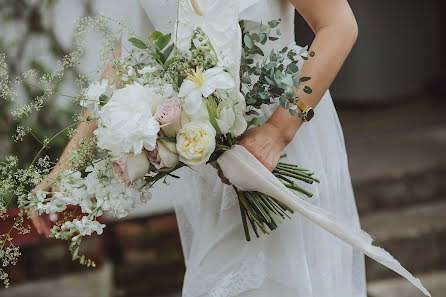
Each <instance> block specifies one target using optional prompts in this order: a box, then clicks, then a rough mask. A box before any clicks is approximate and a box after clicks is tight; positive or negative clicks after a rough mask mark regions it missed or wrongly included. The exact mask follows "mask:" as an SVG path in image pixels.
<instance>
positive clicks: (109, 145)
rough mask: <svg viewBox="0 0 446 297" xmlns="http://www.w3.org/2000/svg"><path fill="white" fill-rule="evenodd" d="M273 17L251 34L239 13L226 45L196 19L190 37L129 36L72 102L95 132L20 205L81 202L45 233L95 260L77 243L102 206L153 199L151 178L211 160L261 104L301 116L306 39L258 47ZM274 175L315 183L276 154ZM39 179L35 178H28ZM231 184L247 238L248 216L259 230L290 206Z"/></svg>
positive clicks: (95, 224) (47, 210) (59, 207)
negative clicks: (299, 44)
mask: <svg viewBox="0 0 446 297" xmlns="http://www.w3.org/2000/svg"><path fill="white" fill-rule="evenodd" d="M279 23H280V20H273V21H271V22H269V23H268V24H267V25H264V26H262V30H260V31H259V32H258V33H250V32H247V30H245V26H244V23H243V22H241V23H240V27H239V30H238V31H237V32H235V33H236V35H235V36H237V38H236V40H235V42H233V44H234V46H233V47H232V48H226V47H223V48H222V47H215V46H214V45H213V42H212V41H211V39H210V38H209V36H208V35H207V34H206V33H205V32H204V30H203V29H202V28H201V27H200V26H194V27H193V28H192V30H190V35H189V39H188V42H187V46H184V45H183V46H179V45H178V42H177V40H174V38H173V36H174V35H173V34H171V33H169V34H163V33H161V32H159V31H155V32H153V33H152V34H151V35H150V36H149V37H148V39H147V40H140V39H137V38H135V37H132V38H130V39H129V42H130V43H131V44H132V45H133V49H132V51H131V52H130V53H129V55H128V56H127V57H125V58H119V59H115V60H114V62H113V71H112V73H110V74H109V75H108V77H107V79H104V80H102V81H100V82H94V83H92V84H90V85H89V87H88V88H87V89H85V91H83V92H82V94H81V96H79V100H78V101H79V104H80V105H81V106H82V108H83V109H84V110H87V109H88V110H89V116H88V118H86V119H83V120H82V121H86V122H94V123H96V125H97V129H96V130H95V131H94V135H95V137H94V138H86V139H83V140H81V142H80V143H77V144H76V146H77V148H76V149H74V150H73V151H72V152H71V153H70V154H69V156H68V157H67V158H66V159H65V160H64V163H65V164H63V165H60V167H61V168H67V169H66V170H59V171H58V172H57V174H56V175H55V176H52V177H51V180H47V183H48V185H50V186H51V190H50V191H48V190H46V189H40V190H38V191H36V192H29V193H28V194H26V195H24V194H23V193H22V194H17V196H18V205H19V207H20V208H21V209H22V210H26V211H28V212H29V213H31V212H33V213H38V214H39V215H41V214H49V215H54V214H60V213H62V212H66V211H67V208H68V207H69V206H75V207H76V208H77V209H80V210H81V212H82V215H81V216H59V217H63V219H61V220H59V221H57V222H56V223H55V225H54V227H53V228H52V229H51V237H53V238H58V239H64V240H68V241H69V242H70V251H71V253H72V255H73V260H79V262H80V263H82V264H85V265H94V263H93V262H92V261H90V260H89V259H86V258H85V257H84V256H82V255H79V252H78V251H79V246H80V244H81V239H82V237H83V236H89V235H91V234H93V233H97V234H102V232H103V229H104V227H105V225H104V224H102V223H101V222H100V220H98V218H99V217H100V216H102V215H103V214H104V212H107V213H108V214H111V215H113V216H115V217H117V218H122V217H125V216H127V215H128V214H129V212H130V211H131V210H132V209H135V208H137V207H138V206H140V205H141V204H143V203H146V202H147V201H148V199H150V197H151V194H150V188H151V187H153V185H154V184H155V183H156V182H157V181H160V180H164V179H166V178H168V177H170V178H173V181H175V179H178V178H180V176H177V175H176V174H175V171H176V170H177V169H179V168H182V167H190V168H191V169H193V167H194V166H199V165H204V164H207V163H210V164H212V165H214V166H216V164H217V163H216V160H217V159H218V157H219V156H220V155H221V154H222V153H224V152H225V151H227V150H229V149H230V148H231V147H232V146H234V145H235V144H236V142H237V139H238V137H240V136H241V135H242V134H243V133H244V132H245V131H246V129H247V128H248V127H250V126H252V125H258V124H259V117H260V116H261V113H260V112H259V108H260V107H262V106H263V105H264V104H273V103H275V102H280V104H281V105H282V106H283V107H284V108H287V109H289V111H290V113H291V114H293V115H296V114H297V116H302V114H300V113H297V109H296V105H295V103H296V100H298V99H296V98H295V91H294V90H293V87H297V88H299V87H300V85H301V82H303V81H307V80H309V78H308V77H300V78H299V76H300V72H299V66H298V63H299V62H300V61H303V60H304V59H307V58H306V56H307V51H306V48H304V49H302V50H300V51H298V52H297V51H295V50H294V49H289V48H283V49H282V50H280V51H277V50H272V51H271V52H269V53H266V54H265V53H264V52H263V50H262V46H263V45H265V44H267V43H270V42H274V41H275V40H277V39H278V36H279V35H280V30H279V29H278V25H279ZM237 27H238V26H237ZM177 30H178V27H177ZM177 33H178V32H177ZM231 39H232V40H234V38H231ZM182 42H183V44H184V41H182ZM310 55H311V56H313V55H314V54H313V53H311V54H310ZM305 91H306V92H307V93H310V92H311V88H309V87H308V86H306V87H305ZM76 124H77V123H76ZM50 141H51V139H50V140H48V143H49V142H50ZM44 147H45V146H44ZM42 150H43V149H42ZM41 152H42V151H40V152H39V153H41ZM92 152H95V153H92ZM36 158H37V157H36ZM45 162H46V163H48V160H47V159H46V158H44V159H39V163H42V164H43V163H45ZM31 167H33V164H32V165H31ZM47 167H48V166H47ZM22 173H23V172H22ZM17 174H18V172H16V173H15V174H13V175H9V177H11V176H17ZM274 175H275V176H276V178H277V179H278V180H280V181H281V182H282V183H283V184H284V185H285V186H286V187H288V188H289V189H291V190H292V191H293V192H294V193H295V195H296V199H301V198H302V197H301V194H304V195H307V196H309V197H311V196H312V194H311V193H310V192H308V191H306V190H305V189H303V188H301V187H300V186H299V185H298V184H296V183H295V180H300V181H304V182H306V183H313V182H319V181H318V180H317V179H316V178H315V177H313V173H311V172H310V171H309V170H306V169H303V168H299V167H298V166H296V165H293V164H285V163H279V164H278V165H277V168H276V169H275V170H274ZM41 180H42V177H38V178H36V182H35V184H37V183H39V182H40V181H41ZM22 190H24V189H22ZM235 190H236V191H237V196H238V199H239V205H240V212H241V219H242V222H243V226H244V231H245V234H246V239H247V240H250V233H249V227H248V223H249V224H250V226H251V228H252V229H253V231H254V232H255V234H256V236H257V237H258V236H259V232H258V229H260V230H261V231H262V232H263V233H269V230H274V229H275V228H277V223H279V222H281V220H282V219H284V218H285V217H289V216H288V214H287V212H291V213H292V212H293V210H292V209H291V208H289V207H288V206H287V205H286V204H285V203H283V202H280V201H278V200H276V199H274V198H272V197H270V196H268V195H266V194H262V193H260V192H256V191H239V190H237V189H235ZM24 191H25V190H24ZM8 241H10V238H9V237H8V236H6V237H5V239H4V242H5V243H6V242H8ZM11 244H12V243H11Z"/></svg>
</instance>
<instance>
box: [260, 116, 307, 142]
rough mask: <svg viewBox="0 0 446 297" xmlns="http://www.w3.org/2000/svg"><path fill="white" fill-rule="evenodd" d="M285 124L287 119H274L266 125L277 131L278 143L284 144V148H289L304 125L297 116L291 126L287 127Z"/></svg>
mask: <svg viewBox="0 0 446 297" xmlns="http://www.w3.org/2000/svg"><path fill="white" fill-rule="evenodd" d="M285 123H287V121H286V120H285V119H283V120H282V121H278V120H276V119H275V118H273V117H271V118H270V119H268V120H267V121H266V124H268V125H271V126H272V127H274V129H275V130H276V131H277V132H276V134H277V138H278V141H279V142H281V143H282V144H283V147H285V146H287V145H288V144H289V143H290V142H291V141H293V138H294V135H296V132H297V130H298V129H299V127H300V126H301V125H302V123H303V120H302V119H301V118H297V116H295V117H293V121H292V124H291V125H286V126H285Z"/></svg>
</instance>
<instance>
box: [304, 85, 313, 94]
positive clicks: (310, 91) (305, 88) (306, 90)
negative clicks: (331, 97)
mask: <svg viewBox="0 0 446 297" xmlns="http://www.w3.org/2000/svg"><path fill="white" fill-rule="evenodd" d="M304 92H305V93H307V94H311V93H313V90H312V89H311V88H310V87H309V86H305V87H304Z"/></svg>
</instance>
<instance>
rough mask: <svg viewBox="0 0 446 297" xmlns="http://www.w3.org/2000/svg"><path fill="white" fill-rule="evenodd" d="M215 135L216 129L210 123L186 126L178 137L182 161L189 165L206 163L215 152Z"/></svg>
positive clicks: (196, 122) (197, 122) (194, 123)
mask: <svg viewBox="0 0 446 297" xmlns="http://www.w3.org/2000/svg"><path fill="white" fill-rule="evenodd" d="M215 135H216V133H215V129H214V127H212V125H211V124H210V123H209V122H199V121H193V122H190V123H187V124H185V125H184V126H183V127H182V128H181V130H180V132H178V135H177V151H178V154H179V155H180V161H181V162H183V163H185V164H187V165H200V164H204V163H206V162H207V161H208V160H209V157H210V156H211V154H212V153H213V152H214V150H215Z"/></svg>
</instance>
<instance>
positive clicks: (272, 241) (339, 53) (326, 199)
mask: <svg viewBox="0 0 446 297" xmlns="http://www.w3.org/2000/svg"><path fill="white" fill-rule="evenodd" d="M179 1H180V2H181V3H185V2H187V3H186V4H187V5H191V4H193V5H194V6H193V7H194V8H195V9H200V8H199V7H200V2H202V3H204V2H208V3H213V2H218V1H220V2H222V3H221V4H223V5H231V4H230V3H237V1H223V0H212V2H210V0H179ZM189 1H190V2H192V3H189ZM170 2H173V4H171V3H170ZM140 3H141V6H142V7H143V8H144V10H145V11H146V13H147V16H148V17H149V19H150V21H151V23H152V24H153V25H154V26H155V28H156V29H158V30H163V28H165V26H166V24H167V25H168V22H169V21H168V20H169V19H172V18H175V16H176V9H177V1H173V0H170V1H169V3H168V4H167V5H163V6H162V5H160V4H159V2H158V1H154V0H141V1H140ZM208 6H209V5H208ZM237 6H239V8H238V9H239V13H240V19H243V20H246V27H247V28H248V29H249V30H251V31H254V30H258V27H259V24H260V23H262V22H263V23H266V22H268V21H270V20H273V19H279V18H280V19H281V23H280V30H281V32H282V35H281V37H280V39H279V40H278V41H276V42H274V43H273V44H274V46H275V47H277V48H278V49H282V48H283V47H285V46H293V47H296V48H299V47H298V46H297V45H296V44H295V43H294V13H295V9H297V11H298V12H299V13H300V14H301V15H302V16H303V17H304V19H305V20H306V21H307V22H308V24H309V26H310V27H311V28H312V29H313V31H314V33H315V39H314V41H313V43H312V45H311V47H310V51H314V52H315V53H316V56H315V58H312V59H309V60H308V61H306V62H305V64H304V65H303V68H302V76H309V77H312V78H313V79H312V80H311V81H310V82H311V87H312V89H313V92H312V94H311V95H308V94H304V93H303V92H301V91H300V90H299V91H298V92H297V94H296V95H297V96H298V97H301V98H302V101H304V102H305V104H306V105H308V106H311V107H314V110H315V117H314V119H312V120H311V121H309V122H304V121H303V120H302V119H300V118H297V117H292V116H290V114H289V112H288V111H287V110H285V109H283V108H281V107H280V106H278V105H275V106H268V107H264V108H262V113H263V119H264V120H263V123H262V125H261V126H260V127H256V128H252V129H249V130H248V131H247V132H246V133H245V134H244V136H243V138H242V140H241V141H240V143H239V144H241V145H243V146H244V147H245V148H246V149H248V150H249V151H250V152H251V153H252V154H253V155H254V156H255V157H256V158H257V159H258V160H259V161H260V162H261V163H262V164H263V165H264V166H265V167H266V168H268V169H269V170H273V169H274V168H275V166H276V164H277V162H278V160H279V156H280V155H281V154H282V153H283V152H285V153H286V154H287V156H288V157H287V159H288V160H287V161H289V162H291V163H295V164H299V165H300V166H302V167H305V168H309V169H311V170H313V171H314V172H316V173H317V175H318V178H320V180H321V181H322V183H321V184H315V185H310V186H308V187H309V190H310V191H311V192H313V193H314V197H313V198H310V199H309V202H311V203H313V204H315V205H317V206H319V207H321V208H323V209H325V210H327V211H329V212H331V213H333V214H335V215H336V216H337V217H339V218H343V219H344V220H346V221H348V222H350V224H351V225H352V226H355V227H357V228H358V229H359V228H360V226H359V219H358V214H357V210H356V205H355V200H354V195H353V190H352V185H351V181H350V175H349V171H348V164H347V156H346V150H345V145H344V139H343V134H342V129H341V126H340V123H339V120H338V117H337V114H336V110H335V107H334V105H333V101H332V99H331V96H330V94H329V92H328V91H327V89H328V87H329V86H330V84H331V83H332V81H333V79H334V78H335V76H336V74H337V73H338V71H339V69H340V67H341V66H342V64H343V63H344V60H345V59H346V57H347V55H348V54H349V52H350V50H351V48H352V46H353V44H354V42H355V40H356V38H357V34H358V33H357V32H358V29H357V24H356V21H355V18H354V16H353V13H352V11H351V9H350V7H349V5H348V3H347V0H240V3H239V4H237ZM216 17H218V14H217V15H216ZM269 50H271V48H270V49H266V52H269ZM118 54H119V51H118ZM106 76H107V70H106V71H105V72H104V75H103V78H104V77H106ZM86 116H88V111H87V114H86ZM95 128H96V127H95V125H94V123H89V124H88V123H82V124H81V125H80V126H79V128H78V133H77V134H76V135H75V136H74V138H73V139H72V141H70V143H69V144H68V146H67V148H66V149H65V151H64V153H63V155H62V157H61V159H63V158H64V156H66V155H68V153H69V151H70V149H71V147H72V144H73V143H75V141H77V140H78V139H80V138H82V137H91V136H92V133H93V131H94V130H95ZM55 170H58V169H57V167H56V169H55ZM52 174H54V172H53V173H52ZM179 175H180V176H181V177H182V178H181V181H182V182H180V183H173V187H172V186H170V187H169V190H168V191H167V189H161V188H158V189H157V192H158V193H162V195H163V196H164V197H165V198H169V199H171V200H172V203H173V205H174V207H175V212H176V215H177V220H178V225H179V229H180V236H181V242H182V247H183V252H184V257H185V264H186V274H185V278H184V283H183V292H182V296H183V297H205V296H213V297H214V296H215V297H217V296H218V297H220V296H221V297H232V296H238V297H254V296H255V297H261V296H265V297H266V296H283V297H287V296H289V297H291V296H293V297H341V296H342V297H365V296H366V281H365V270H364V257H363V255H362V254H361V253H360V252H357V251H355V250H354V249H353V248H352V247H350V246H349V245H347V244H345V243H343V242H341V241H340V240H339V239H337V238H335V237H334V236H333V235H331V234H329V233H328V232H326V231H325V230H323V229H321V228H320V227H318V226H316V225H314V224H312V223H311V222H309V221H307V220H306V219H305V218H303V217H301V216H299V215H298V214H294V215H293V216H292V219H291V220H286V221H284V222H283V223H282V224H281V225H280V226H279V228H278V229H276V230H274V231H272V232H271V234H269V235H261V236H260V238H254V239H253V240H252V241H250V242H247V241H246V239H245V236H244V234H243V227H242V226H241V224H242V223H241V220H240V209H239V206H238V200H237V196H236V194H235V192H234V190H233V187H232V186H229V185H226V184H224V183H223V182H220V178H219V175H218V173H217V171H216V170H215V169H214V168H212V167H211V166H209V165H207V166H205V167H203V168H201V169H200V170H198V171H197V172H194V171H192V170H188V171H183V172H182V173H180V174H179ZM220 176H221V173H220ZM222 178H223V179H224V177H223V176H222ZM160 187H162V185H160ZM39 188H45V185H39ZM33 222H34V224H35V226H36V228H37V230H38V231H39V232H40V233H44V234H49V229H48V227H47V224H46V221H45V219H44V218H39V217H34V218H33Z"/></svg>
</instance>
